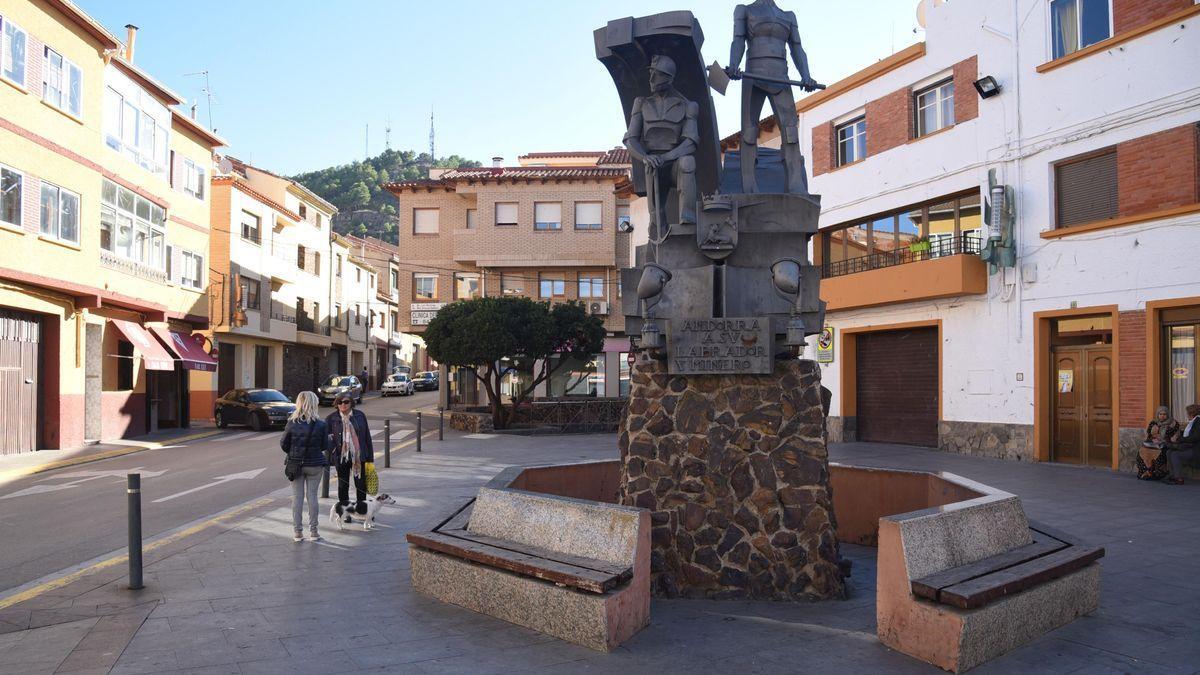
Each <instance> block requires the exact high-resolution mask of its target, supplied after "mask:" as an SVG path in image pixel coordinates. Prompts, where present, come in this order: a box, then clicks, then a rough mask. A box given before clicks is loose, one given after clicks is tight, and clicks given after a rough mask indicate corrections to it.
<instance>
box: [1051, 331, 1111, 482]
mask: <svg viewBox="0 0 1200 675" xmlns="http://www.w3.org/2000/svg"><path fill="white" fill-rule="evenodd" d="M1053 356H1054V369H1053V371H1052V373H1051V376H1052V377H1053V380H1052V381H1051V382H1050V386H1052V387H1053V390H1052V391H1053V392H1054V393H1053V400H1054V417H1053V419H1054V431H1053V438H1054V456H1053V460H1054V461H1056V462H1066V463H1069V464H1090V465H1092V466H1101V467H1111V466H1112V458H1113V426H1112V419H1113V417H1112V408H1113V386H1112V385H1113V360H1112V345H1087V346H1078V347H1076V346H1069V347H1054V353H1053Z"/></svg>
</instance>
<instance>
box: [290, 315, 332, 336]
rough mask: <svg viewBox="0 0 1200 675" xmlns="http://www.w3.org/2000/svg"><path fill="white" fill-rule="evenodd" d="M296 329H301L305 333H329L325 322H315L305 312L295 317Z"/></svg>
mask: <svg viewBox="0 0 1200 675" xmlns="http://www.w3.org/2000/svg"><path fill="white" fill-rule="evenodd" d="M296 329H297V330H302V331H304V332H305V333H317V334H319V335H329V334H330V332H331V331H330V330H329V325H328V324H326V323H317V322H316V321H314V320H313V318H312V317H311V316H309V315H308V314H307V313H305V314H301V315H299V316H297V317H296Z"/></svg>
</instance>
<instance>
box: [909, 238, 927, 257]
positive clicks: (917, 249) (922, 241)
mask: <svg viewBox="0 0 1200 675" xmlns="http://www.w3.org/2000/svg"><path fill="white" fill-rule="evenodd" d="M908 250H909V251H911V252H913V253H924V252H927V251H928V250H929V237H917V238H916V239H913V240H912V241H911V242H909V244H908Z"/></svg>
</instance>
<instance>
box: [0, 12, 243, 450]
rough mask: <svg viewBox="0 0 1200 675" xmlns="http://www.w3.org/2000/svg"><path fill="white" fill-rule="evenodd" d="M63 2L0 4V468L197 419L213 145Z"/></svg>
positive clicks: (203, 405) (202, 401)
mask: <svg viewBox="0 0 1200 675" xmlns="http://www.w3.org/2000/svg"><path fill="white" fill-rule="evenodd" d="M135 36H136V29H135V28H133V27H130V28H129V33H128V35H127V37H126V41H125V42H124V43H122V42H121V41H120V40H118V39H117V38H116V37H115V36H113V35H112V34H111V33H109V32H108V31H107V30H105V29H104V28H103V27H102V26H101V25H100V24H99V23H97V22H96V21H95V20H93V19H92V18H91V17H89V16H87V15H86V14H85V13H83V12H82V11H80V10H79V9H78V8H77V7H76V6H75V5H74V4H72V3H69V2H64V1H61V0H39V1H38V2H10V3H4V5H3V7H0V54H2V58H0V83H2V84H0V110H2V111H3V114H2V115H0V387H2V389H3V391H4V392H5V396H4V402H3V403H0V454H8V453H17V452H27V451H32V450H37V449H45V448H70V447H75V446H79V445H82V444H84V443H85V442H86V441H98V440H108V439H117V438H122V437H126V436H133V435H139V434H144V433H146V432H148V431H152V430H155V429H157V428H160V427H180V426H187V425H188V424H189V420H191V419H199V418H206V417H209V416H210V415H211V401H212V399H213V391H214V385H215V382H214V380H213V371H214V370H215V364H214V363H213V359H212V358H211V357H210V356H209V354H208V353H207V351H208V350H207V346H206V345H205V342H204V337H203V336H202V335H201V334H200V333H199V332H198V331H202V330H204V329H205V328H207V325H208V298H207V295H206V293H205V288H206V286H207V283H208V274H207V269H208V264H207V257H208V238H209V195H208V191H207V190H206V189H204V184H205V179H204V176H205V175H208V174H209V173H210V172H211V164H212V160H211V158H212V153H213V150H214V148H216V147H219V146H221V145H223V141H222V140H221V139H220V138H219V137H217V136H216V135H214V134H213V133H211V132H209V131H208V130H207V129H205V128H204V127H203V126H201V125H199V124H197V123H196V122H195V121H193V120H192V119H191V118H190V117H188V116H187V115H185V114H184V113H182V112H180V111H179V110H178V109H176V106H178V105H180V104H181V103H183V100H182V99H181V98H180V97H179V96H178V95H177V94H175V93H173V92H172V91H171V90H170V89H168V88H166V87H165V86H163V85H162V84H160V83H159V82H157V81H156V80H155V79H154V78H153V77H152V76H151V75H149V74H148V73H147V72H146V71H145V70H143V69H142V68H141V67H139V66H138V65H135V61H134V56H135V53H134V38H135Z"/></svg>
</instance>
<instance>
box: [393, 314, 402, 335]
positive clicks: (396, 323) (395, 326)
mask: <svg viewBox="0 0 1200 675" xmlns="http://www.w3.org/2000/svg"><path fill="white" fill-rule="evenodd" d="M391 317H392V332H399V330H400V315H399V314H398V313H396V312H392V313H391Z"/></svg>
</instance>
